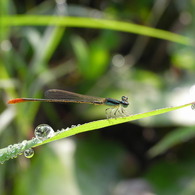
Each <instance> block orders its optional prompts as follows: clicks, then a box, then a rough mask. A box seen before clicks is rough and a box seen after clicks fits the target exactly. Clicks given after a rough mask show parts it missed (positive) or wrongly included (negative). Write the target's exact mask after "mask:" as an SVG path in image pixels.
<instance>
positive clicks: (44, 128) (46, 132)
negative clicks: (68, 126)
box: [35, 124, 54, 141]
mask: <svg viewBox="0 0 195 195" xmlns="http://www.w3.org/2000/svg"><path fill="white" fill-rule="evenodd" d="M52 136H54V130H53V129H52V128H51V127H50V126H49V125H47V124H41V125H39V126H37V127H36V129H35V137H36V138H37V139H39V140H41V141H44V140H46V139H48V138H50V137H52Z"/></svg>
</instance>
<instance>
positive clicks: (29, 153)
mask: <svg viewBox="0 0 195 195" xmlns="http://www.w3.org/2000/svg"><path fill="white" fill-rule="evenodd" d="M24 156H25V157H26V158H32V157H33V156H34V150H33V149H32V148H29V149H27V150H25V151H24Z"/></svg>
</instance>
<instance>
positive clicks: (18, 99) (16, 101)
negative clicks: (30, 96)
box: [8, 98, 24, 104]
mask: <svg viewBox="0 0 195 195" xmlns="http://www.w3.org/2000/svg"><path fill="white" fill-rule="evenodd" d="M20 102H24V100H23V99H22V98H16V99H12V100H9V101H8V104H17V103H20Z"/></svg>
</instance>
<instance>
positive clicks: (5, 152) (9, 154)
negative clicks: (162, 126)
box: [0, 102, 195, 163]
mask: <svg viewBox="0 0 195 195" xmlns="http://www.w3.org/2000/svg"><path fill="white" fill-rule="evenodd" d="M192 104H195V102H191V103H187V104H184V105H180V106H175V107H168V108H162V109H157V110H153V111H150V112H145V113H140V114H135V115H130V116H127V117H120V118H113V119H104V120H98V121H93V122H89V123H86V124H83V125H77V126H74V127H71V128H69V129H65V130H61V131H59V132H57V133H56V134H55V135H54V136H53V137H51V138H49V139H47V140H45V141H43V142H41V141H39V140H38V139H36V138H33V139H32V140H29V141H23V142H22V143H19V144H14V145H10V146H8V147H7V148H3V149H1V150H0V163H4V162H5V161H6V160H9V159H10V158H14V157H17V155H18V154H20V153H21V152H23V151H24V150H26V149H28V148H31V147H36V146H39V145H43V144H46V143H49V142H52V141H56V140H59V139H62V138H66V137H69V136H72V135H75V134H78V133H82V132H86V131H92V130H96V129H100V128H104V127H108V126H113V125H117V124H121V123H125V122H129V121H133V120H138V119H141V118H145V117H150V116H154V115H159V114H163V113H167V112H170V111H174V110H177V109H180V108H184V107H187V106H190V105H192Z"/></svg>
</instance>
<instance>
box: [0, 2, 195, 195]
mask: <svg viewBox="0 0 195 195" xmlns="http://www.w3.org/2000/svg"><path fill="white" fill-rule="evenodd" d="M39 2H40V3H38V1H24V2H23V3H21V1H19V0H15V1H10V0H2V1H0V89H1V91H0V95H1V98H2V99H1V102H0V111H1V115H0V124H1V126H0V147H1V148H2V149H1V152H2V154H3V156H1V157H0V158H1V160H2V162H3V161H5V160H8V159H9V158H10V157H11V158H14V157H15V156H16V155H17V154H18V153H20V152H22V151H24V150H25V149H27V148H31V147H35V146H38V145H42V144H45V143H50V142H52V141H54V140H58V141H56V142H52V143H50V144H48V145H45V146H44V147H43V146H42V147H41V148H35V154H36V155H35V156H34V157H33V158H32V159H30V160H28V159H24V157H22V156H19V157H18V158H17V159H15V160H10V161H7V162H6V163H4V164H3V165H1V167H0V194H16V195H17V194H47V195H49V194H54V193H58V194H75V195H76V194H85V195H86V194H92V193H93V194H94V193H95V192H97V194H114V193H115V190H116V188H118V187H120V182H123V181H124V180H125V181H126V179H127V181H130V180H131V179H132V178H133V177H142V178H145V179H146V180H147V181H149V182H150V184H151V185H152V189H154V190H153V192H151V191H150V192H148V193H154V194H181V195H184V194H185V195H186V194H194V177H193V169H194V166H193V165H194V160H193V156H194V152H193V148H194V144H193V138H194V126H193V125H194V113H193V111H191V112H190V109H189V108H188V109H187V108H183V107H185V106H186V107H187V106H188V107H189V105H190V104H188V105H184V103H185V102H194V97H195V96H194V93H193V87H194V72H193V70H194V60H193V53H194V36H193V35H194V30H193V28H194V26H193V25H194V24H193V21H192V18H193V11H192V10H194V6H195V5H194V2H191V1H189V2H188V1H185V2H184V1H174V3H173V2H172V1H164V2H162V1H146V0H141V1H139V2H137V1H135V2H131V1H99V2H98V1H97V2H94V1H91V2H89V4H87V3H86V4H77V5H71V4H70V2H67V4H63V1H60V2H61V3H60V4H59V1H39ZM173 31H174V32H176V33H173ZM46 88H63V89H67V90H70V91H76V92H79V93H83V94H90V95H94V96H100V97H111V98H116V99H119V98H120V97H121V96H122V95H127V96H128V97H129V102H130V106H129V108H128V109H129V110H128V111H129V113H141V114H137V115H136V114H134V115H129V116H128V117H125V118H117V119H109V120H97V119H98V118H105V113H104V111H103V110H104V108H102V107H101V106H100V107H99V106H88V105H72V104H71V105H69V106H67V105H59V106H58V105H52V104H39V103H25V104H19V105H14V106H13V105H11V106H8V105H7V104H6V102H7V100H9V99H11V98H15V97H37V98H39V97H42V96H43V91H45V89H46ZM189 89H190V91H191V92H192V94H191V95H192V96H191V98H189V93H188V92H189ZM177 105H183V106H181V107H180V106H179V107H178V106H177ZM168 106H173V107H168ZM159 107H160V108H163V109H160V110H155V109H156V108H159ZM179 108H183V109H180V112H179V111H177V110H175V111H174V112H169V111H171V110H174V109H179ZM166 112H167V113H166ZM162 113H166V114H162ZM155 115H158V116H155ZM149 116H153V117H149ZM137 119H140V120H137ZM90 120H91V121H92V122H87V123H86V121H90ZM128 121H131V122H130V123H126V122H128ZM40 123H47V124H51V126H53V127H54V129H57V128H59V127H60V128H61V127H67V126H71V125H72V124H78V123H81V124H83V123H84V124H83V125H80V126H77V127H71V128H70V129H69V130H67V131H62V132H60V133H56V134H55V136H54V137H52V138H50V139H48V140H45V141H43V142H40V140H37V139H33V140H29V141H27V142H23V144H22V145H20V144H21V143H20V144H19V145H20V146H21V148H20V147H19V148H17V149H19V150H17V149H15V150H14V149H13V148H12V146H9V147H8V148H4V147H6V146H8V145H10V143H18V142H21V140H25V139H29V138H31V137H32V130H33V129H34V127H35V126H37V124H40ZM117 124H119V125H117ZM114 125H115V126H114ZM104 127H107V129H105V130H103V131H93V132H90V131H91V130H96V129H100V128H104ZM109 129H111V131H109ZM170 130H171V131H170ZM87 131H88V132H87ZM82 132H86V133H82ZM116 132H117V133H116ZM127 132H128V133H127ZM81 133H82V134H81ZM77 134H79V135H77ZM108 134H109V136H108ZM72 135H75V136H73V137H72V138H71V141H70V140H69V138H67V137H69V136H72ZM62 138H67V139H65V140H59V139H62ZM72 139H75V140H74V141H73V140H72ZM189 140H192V141H191V142H190V143H188V141H189ZM69 141H70V142H69ZM60 143H61V145H60ZM58 144H59V145H58ZM16 146H18V145H17V144H16V145H15V144H14V147H16ZM175 146H177V147H175ZM172 147H174V148H173V149H172V150H170V149H171V148H172ZM175 148H176V150H174V149H175ZM68 149H70V150H68ZM8 150H9V151H8ZM148 150H149V154H150V155H151V156H152V157H154V156H156V155H159V154H161V156H159V157H158V158H157V159H156V161H155V162H153V161H152V162H151V160H150V159H148V158H147V157H146V155H147V154H148ZM13 151H14V153H13ZM182 152H183V153H184V154H188V158H186V155H183V154H181V153H182ZM7 154H10V156H9V157H8V156H6V155H7ZM151 156H150V157H151ZM145 172H146V173H145ZM105 173H106V174H105ZM144 175H145V177H144ZM5 184H7V185H6V186H5ZM51 184H52V185H51ZM10 186H11V188H10ZM48 186H49V187H48ZM129 186H130V185H128V187H129ZM138 186H141V185H140V184H139V185H138ZM144 193H145V192H144ZM146 193H147V192H146Z"/></svg>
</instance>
